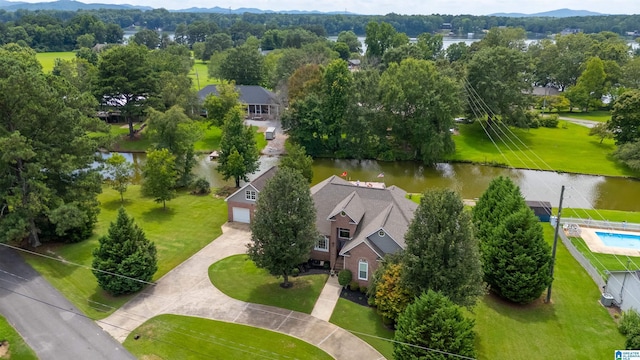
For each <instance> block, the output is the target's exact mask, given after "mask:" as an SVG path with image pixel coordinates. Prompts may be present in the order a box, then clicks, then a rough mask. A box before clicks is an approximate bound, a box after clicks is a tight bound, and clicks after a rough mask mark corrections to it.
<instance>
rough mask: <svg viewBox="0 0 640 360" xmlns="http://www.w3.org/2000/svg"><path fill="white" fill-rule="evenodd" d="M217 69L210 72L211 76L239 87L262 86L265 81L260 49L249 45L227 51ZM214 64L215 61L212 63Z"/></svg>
mask: <svg viewBox="0 0 640 360" xmlns="http://www.w3.org/2000/svg"><path fill="white" fill-rule="evenodd" d="M223 54H224V56H223V57H222V58H221V59H220V62H219V64H218V67H217V69H216V68H213V70H214V72H213V73H212V72H211V69H210V71H209V76H213V77H218V78H220V79H223V80H227V81H235V83H236V84H238V85H260V84H261V83H262V81H263V79H264V58H263V56H262V54H261V53H260V51H258V48H254V47H251V46H249V45H243V46H240V47H236V48H232V49H228V50H226V51H225V52H224V53H223ZM212 62H213V61H212Z"/></svg>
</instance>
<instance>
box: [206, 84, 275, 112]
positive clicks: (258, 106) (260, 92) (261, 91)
mask: <svg viewBox="0 0 640 360" xmlns="http://www.w3.org/2000/svg"><path fill="white" fill-rule="evenodd" d="M236 91H237V92H238V93H239V94H240V99H239V100H240V102H241V103H243V104H245V106H246V117H247V118H248V119H254V120H262V119H265V120H266V119H277V118H279V117H280V105H279V104H278V101H277V98H276V95H275V94H274V93H273V92H271V91H269V90H267V89H265V88H263V87H262V86H258V85H236ZM209 95H213V96H218V89H217V87H216V85H207V86H205V87H204V88H203V89H202V90H200V91H198V96H199V97H200V100H201V101H204V99H206V98H207V96H209Z"/></svg>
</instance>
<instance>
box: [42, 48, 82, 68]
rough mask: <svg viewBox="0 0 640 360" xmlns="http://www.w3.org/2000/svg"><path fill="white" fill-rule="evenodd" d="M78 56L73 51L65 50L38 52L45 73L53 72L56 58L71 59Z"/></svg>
mask: <svg viewBox="0 0 640 360" xmlns="http://www.w3.org/2000/svg"><path fill="white" fill-rule="evenodd" d="M75 57H76V53H75V52H73V51H65V52H44V53H37V54H36V58H37V59H38V61H39V62H40V65H42V71H43V72H45V73H48V72H51V70H53V66H54V65H55V64H56V59H62V60H71V59H73V58H75Z"/></svg>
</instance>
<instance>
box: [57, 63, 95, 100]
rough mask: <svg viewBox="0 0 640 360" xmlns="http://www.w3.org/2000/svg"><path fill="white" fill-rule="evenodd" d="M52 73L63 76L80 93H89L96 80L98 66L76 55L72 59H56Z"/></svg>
mask: <svg viewBox="0 0 640 360" xmlns="http://www.w3.org/2000/svg"><path fill="white" fill-rule="evenodd" d="M52 74H53V75H56V76H60V77H63V78H64V79H65V80H67V81H68V82H69V83H71V85H73V86H74V87H75V88H76V89H78V91H79V92H81V93H85V92H87V93H91V91H92V90H93V85H94V84H95V81H96V80H97V76H98V68H96V66H95V65H94V64H92V63H90V62H89V61H87V60H85V59H81V58H78V57H76V58H74V59H72V60H60V59H56V63H55V65H54V67H53V71H52Z"/></svg>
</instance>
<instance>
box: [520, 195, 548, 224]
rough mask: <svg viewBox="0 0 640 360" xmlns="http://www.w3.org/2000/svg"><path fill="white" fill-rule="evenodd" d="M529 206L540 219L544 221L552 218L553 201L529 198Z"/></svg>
mask: <svg viewBox="0 0 640 360" xmlns="http://www.w3.org/2000/svg"><path fill="white" fill-rule="evenodd" d="M526 203H527V206H528V207H529V208H530V209H531V210H533V213H534V214H536V216H537V217H538V219H540V221H542V222H549V219H551V203H550V202H548V201H538V200H527V201H526Z"/></svg>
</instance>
